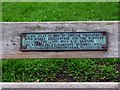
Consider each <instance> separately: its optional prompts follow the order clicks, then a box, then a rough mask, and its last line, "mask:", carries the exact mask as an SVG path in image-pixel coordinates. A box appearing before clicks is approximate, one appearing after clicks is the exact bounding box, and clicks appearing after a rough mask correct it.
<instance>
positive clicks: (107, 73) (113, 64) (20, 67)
mask: <svg viewBox="0 0 120 90" xmlns="http://www.w3.org/2000/svg"><path fill="white" fill-rule="evenodd" d="M118 63H120V60H118V59H34V60H32V59H29V60H27V59H24V60H3V62H2V65H3V68H2V71H3V78H2V80H3V82H36V81H37V82H38V81H39V82H86V81H87V82H108V81H109V82H117V81H120V79H119V77H120V72H118V68H117V66H118Z"/></svg>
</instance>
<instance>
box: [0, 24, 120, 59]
mask: <svg viewBox="0 0 120 90" xmlns="http://www.w3.org/2000/svg"><path fill="white" fill-rule="evenodd" d="M119 24H120V23H119ZM0 28H1V27H0ZM98 31H106V32H107V33H108V51H59V52H49V51H46V52H42V51H39V52H21V51H20V34H21V33H28V32H98ZM2 55H3V58H117V57H118V22H54V23H50V22H39V23H38V22H37V23H35V22H32V23H27V22H26V23H6V22H4V23H2Z"/></svg>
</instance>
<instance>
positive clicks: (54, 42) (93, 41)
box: [21, 32, 108, 51]
mask: <svg viewBox="0 0 120 90" xmlns="http://www.w3.org/2000/svg"><path fill="white" fill-rule="evenodd" d="M107 43H108V42H107V32H41V33H22V34H21V51H65V50H107V49H108V46H107V45H108V44H107Z"/></svg>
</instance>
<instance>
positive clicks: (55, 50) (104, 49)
mask: <svg viewBox="0 0 120 90" xmlns="http://www.w3.org/2000/svg"><path fill="white" fill-rule="evenodd" d="M49 33H105V34H106V35H105V36H106V48H103V49H89V50H88V49H84V50H80V49H78V50H75V49H71V50H57V49H52V50H50V49H46V50H45V49H44V50H23V49H22V48H23V47H22V37H23V36H24V35H26V34H49ZM107 50H108V33H107V32H106V31H102V32H97V31H96V32H28V33H21V35H20V51H22V52H32V51H34V52H37V51H42V52H47V51H49V52H53V51H54V52H58V51H107Z"/></svg>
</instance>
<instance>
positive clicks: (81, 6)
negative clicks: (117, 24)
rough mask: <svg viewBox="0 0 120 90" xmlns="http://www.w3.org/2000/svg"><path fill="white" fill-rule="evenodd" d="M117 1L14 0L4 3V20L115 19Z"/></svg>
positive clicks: (116, 15)
mask: <svg viewBox="0 0 120 90" xmlns="http://www.w3.org/2000/svg"><path fill="white" fill-rule="evenodd" d="M118 6H119V5H118V3H117V2H115V3H114V2H99V3H98V2H80V3H78V2H46V3H45V2H39V3H38V2H34V3H33V2H32V3H30V2H14V3H13V2H12V3H10V2H9V3H7V2H3V3H2V18H3V22H39V21H97V20H98V21H103V20H106V21H110V20H111V21H113V20H118V19H119V18H118V8H119V7H118Z"/></svg>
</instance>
